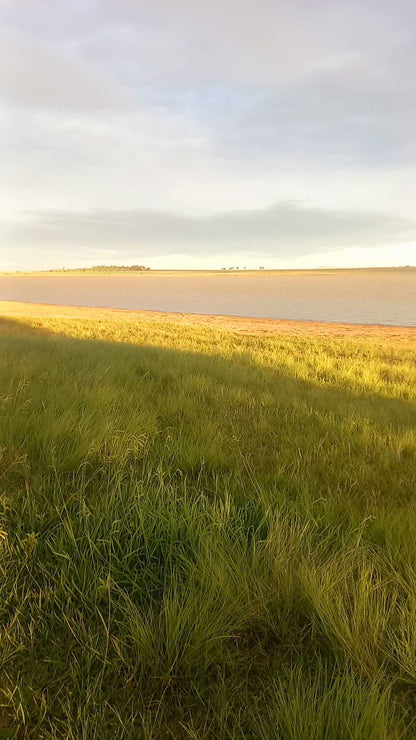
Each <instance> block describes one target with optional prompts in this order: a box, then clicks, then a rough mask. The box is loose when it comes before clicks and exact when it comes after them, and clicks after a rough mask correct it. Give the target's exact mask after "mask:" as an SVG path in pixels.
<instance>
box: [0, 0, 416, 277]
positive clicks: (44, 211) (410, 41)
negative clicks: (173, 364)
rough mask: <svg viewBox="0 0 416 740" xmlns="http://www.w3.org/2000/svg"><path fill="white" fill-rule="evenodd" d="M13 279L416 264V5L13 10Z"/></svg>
mask: <svg viewBox="0 0 416 740" xmlns="http://www.w3.org/2000/svg"><path fill="white" fill-rule="evenodd" d="M0 29H1V30H0V165H1V166H0V202H1V209H0V271H1V270H3V271H4V270H26V269H49V268H60V267H66V268H70V267H83V266H89V265H94V264H132V263H133V264H136V263H139V264H146V265H148V266H150V267H153V268H180V269H182V268H214V269H215V268H220V267H223V266H225V267H228V266H232V265H239V266H245V267H247V268H250V267H251V268H255V267H258V266H259V265H262V266H265V267H266V268H267V267H269V268H272V267H276V268H299V267H306V268H307V267H321V266H322V267H353V266H357V267H364V266H388V265H407V264H412V265H414V264H416V212H415V194H416V75H415V74H414V70H415V69H416V3H415V2H414V0H394V2H393V1H392V0H359V1H357V2H356V1H355V0H285V1H284V2H283V0H255V1H254V0H209V1H208V0H151V1H149V0H146V1H145V0H97V1H95V0H65V1H63V0H0Z"/></svg>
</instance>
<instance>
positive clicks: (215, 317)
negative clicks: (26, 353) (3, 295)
mask: <svg viewBox="0 0 416 740" xmlns="http://www.w3.org/2000/svg"><path fill="white" fill-rule="evenodd" d="M19 317H27V318H34V319H36V318H67V319H88V318H89V319H95V320H100V319H101V320H112V321H114V320H115V321H129V322H131V321H132V320H133V321H134V320H140V321H143V322H144V323H151V322H152V321H154V320H157V321H160V322H162V323H163V322H165V323H171V322H175V323H178V324H182V325H188V326H207V327H211V328H217V329H221V330H229V331H233V332H235V333H238V334H251V335H253V336H256V335H257V336H259V335H260V336H274V335H279V334H291V335H293V334H296V335H299V336H310V337H334V338H335V337H339V338H343V337H344V338H351V339H353V338H378V339H399V340H401V341H403V340H407V341H409V342H412V343H415V344H416V327H412V326H397V325H390V324H353V323H338V322H330V321H328V322H326V321H313V320H310V321H309V320H303V321H299V320H296V319H268V318H258V317H248V316H230V315H222V314H198V313H180V312H169V311H153V310H148V311H147V310H136V309H126V308H108V307H106V308H104V307H99V306H77V305H74V306H68V305H61V304H54V303H36V302H29V301H8V300H0V319H1V318H12V319H13V318H19Z"/></svg>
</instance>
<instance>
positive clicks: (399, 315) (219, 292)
mask: <svg viewBox="0 0 416 740" xmlns="http://www.w3.org/2000/svg"><path fill="white" fill-rule="evenodd" d="M0 300H11V301H30V302H35V303H52V304H57V305H59V304H60V305H72V306H97V307H109V308H127V309H136V310H152V311H174V312H179V313H199V314H220V315H229V316H254V317H259V318H273V319H296V320H301V321H302V320H310V321H331V322H342V323H359V324H390V325H396V326H416V269H403V270H399V269H398V270H383V271H372V270H368V271H356V272H354V271H352V272H342V271H339V272H333V273H325V272H311V273H291V272H286V273H268V272H265V273H260V274H258V273H254V274H253V273H247V274H244V273H240V274H231V275H230V274H227V273H226V274H221V273H220V274H218V273H216V274H209V273H208V274H207V273H205V274H198V273H189V274H186V273H183V274H178V273H176V274H175V273H173V274H166V273H151V272H150V273H146V274H136V275H110V276H100V275H80V276H78V275H47V276H13V277H11V276H10V277H8V276H3V277H0Z"/></svg>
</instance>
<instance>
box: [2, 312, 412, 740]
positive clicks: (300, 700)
mask: <svg viewBox="0 0 416 740" xmlns="http://www.w3.org/2000/svg"><path fill="white" fill-rule="evenodd" d="M0 330H1V338H0V448H1V451H0V476H1V477H0V494H1V497H0V514H1V520H0V548H1V559H0V568H1V573H0V598H1V610H0V670H1V678H0V689H1V702H0V703H1V708H0V737H1V736H2V733H3V736H5V737H6V736H14V733H16V735H17V736H18V737H19V736H25V733H26V736H29V737H36V738H68V739H74V740H75V738H76V739H77V740H78V738H85V739H88V740H89V739H90V738H97V740H98V739H100V740H101V738H102V739H105V738H140V737H143V738H159V737H161V738H162V737H174V738H187V737H188V738H201V739H202V738H211V737H217V738H224V739H225V738H242V737H256V738H257V737H259V738H293V739H294V740H295V739H296V740H298V739H301V740H302V739H303V738H305V740H306V739H307V738H308V739H309V738H316V739H318V738H328V739H332V738H345V739H347V738H372V739H374V740H379V739H381V738H401V737H414V736H415V735H416V725H415V722H414V718H415V709H416V706H415V704H416V702H415V692H416V587H415V584H416V538H415V536H414V532H415V526H416V511H415V503H414V496H415V493H416V465H415V457H416V455H415V452H416V431H415V429H416V425H415V422H416V403H415V396H416V390H415V389H416V382H415V381H416V362H415V359H416V355H415V352H414V347H412V345H411V344H409V343H403V344H400V343H398V342H397V341H389V340H388V339H385V340H383V341H381V340H376V339H374V338H371V339H368V340H365V339H355V340H354V339H349V340H347V339H341V338H332V339H329V338H324V337H321V338H319V337H316V338H307V337H296V336H289V335H286V336H283V335H281V336H279V335H277V336H274V337H261V336H259V335H253V336H242V335H239V334H234V333H233V332H231V331H226V330H225V329H224V330H215V329H212V328H208V327H204V326H201V327H195V326H193V327H189V328H188V327H186V326H184V325H183V324H181V325H179V324H176V323H175V322H174V321H172V323H171V324H167V323H166V322H163V323H158V322H157V321H155V322H154V323H150V322H140V321H139V320H138V319H136V318H134V317H132V318H131V320H127V321H123V322H121V321H120V320H117V318H116V317H115V318H114V320H113V321H110V320H108V319H106V320H98V319H95V320H94V321H92V320H89V319H88V318H85V319H83V320H81V319H80V320H74V319H72V320H69V319H61V320H59V321H58V320H55V319H54V318H53V316H51V317H50V318H43V319H33V318H29V317H26V318H25V317H21V318H19V319H18V320H13V321H12V320H10V319H8V320H7V319H4V320H3V321H2V322H1V324H0ZM2 726H3V729H2Z"/></svg>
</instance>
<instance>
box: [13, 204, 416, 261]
mask: <svg viewBox="0 0 416 740" xmlns="http://www.w3.org/2000/svg"><path fill="white" fill-rule="evenodd" d="M7 231H8V244H9V249H10V250H19V249H21V248H25V249H27V248H28V247H30V248H33V249H50V250H51V251H53V253H54V254H55V255H56V254H57V253H60V252H61V253H62V254H66V253H67V252H68V250H76V251H77V252H78V253H80V254H82V252H83V250H85V248H86V247H88V248H91V247H95V248H99V249H100V250H102V251H104V250H109V249H111V250H113V252H114V254H116V255H117V257H118V259H121V260H122V259H128V257H129V255H130V254H132V253H133V254H135V253H136V252H137V250H138V249H141V250H142V251H143V253H145V254H146V255H152V256H159V255H164V254H166V255H168V254H177V253H182V254H184V253H185V254H186V253H188V254H192V255H193V254H196V253H199V254H201V255H203V254H204V253H205V252H206V251H207V250H208V252H211V253H214V252H215V253H219V252H223V253H224V254H226V253H227V252H236V251H238V250H241V251H245V250H250V251H255V250H256V249H257V250H259V252H261V253H262V254H267V255H269V256H270V257H275V258H282V257H284V258H286V257H288V256H293V257H296V256H299V255H306V254H308V253H310V252H314V251H315V252H316V251H326V250H331V251H334V250H335V249H337V248H338V249H341V248H345V247H348V246H354V245H357V244H359V245H361V246H368V247H370V246H374V245H376V244H385V243H392V242H399V241H408V240H410V239H412V238H416V221H415V220H412V219H407V218H403V217H402V218H401V217H397V216H391V215H388V214H377V213H366V212H361V213H352V212H342V211H328V210H320V209H316V208H307V207H305V206H303V205H302V204H298V203H290V202H289V203H279V204H276V205H274V206H273V207H271V208H267V209H263V210H253V211H230V212H224V213H217V214H214V215H212V216H208V217H198V218H197V217H189V216H184V215H177V214H171V213H164V212H154V211H153V212H152V211H141V210H130V211H111V210H93V211H86V212H67V211H51V212H48V211H42V212H37V213H32V214H28V215H27V217H26V219H25V220H24V221H18V222H17V223H14V224H8V225H7Z"/></svg>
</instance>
